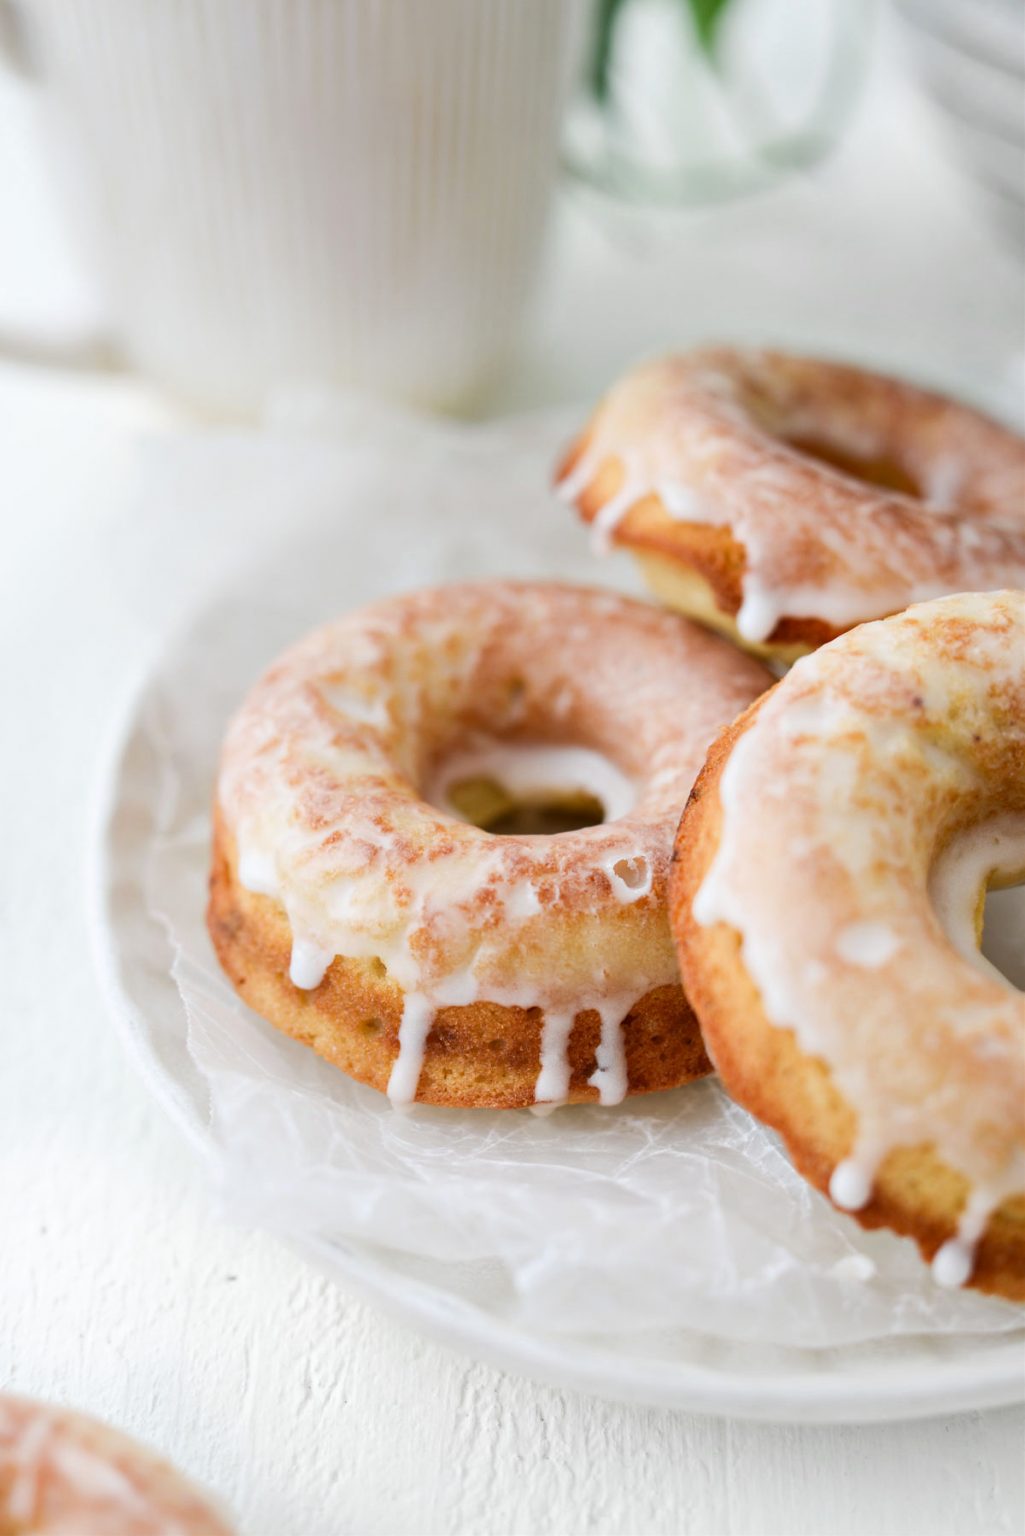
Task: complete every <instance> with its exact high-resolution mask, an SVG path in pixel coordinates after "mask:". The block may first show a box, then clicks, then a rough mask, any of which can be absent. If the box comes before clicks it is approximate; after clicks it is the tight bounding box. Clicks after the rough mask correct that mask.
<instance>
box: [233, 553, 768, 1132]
mask: <svg viewBox="0 0 1025 1536" xmlns="http://www.w3.org/2000/svg"><path fill="white" fill-rule="evenodd" d="M770 682H771V678H770V677H769V675H768V674H767V672H766V671H765V670H764V669H763V668H762V667H761V666H760V665H759V664H758V663H757V662H755V661H753V660H752V659H751V658H750V657H746V656H744V655H742V654H741V653H739V652H737V651H736V650H735V649H734V648H733V647H731V646H729V645H727V644H726V643H725V642H724V641H722V640H719V639H718V638H716V637H715V636H713V635H710V634H708V633H707V632H706V631H705V630H703V629H701V628H699V627H697V626H695V625H691V624H689V623H687V621H686V620H684V619H681V618H680V617H679V616H677V615H675V614H669V613H666V612H664V611H662V610H659V609H657V608H654V607H652V606H650V605H649V604H646V603H638V602H636V601H633V600H631V599H627V598H622V597H619V596H617V595H615V594H613V593H610V592H597V591H589V590H583V589H577V588H573V587H567V586H559V585H534V584H526V583H525V584H518V583H513V582H494V583H481V584H479V585H467V586H453V587H448V588H440V589H437V590H433V591H428V592H419V593H414V594H412V595H410V596H406V597H400V598H393V599H390V600H387V601H384V602H381V603H378V604H376V605H374V606H372V607H370V608H366V609H363V610H362V611H360V612H358V613H354V614H350V615H349V616H348V617H347V618H343V619H341V620H340V621H339V622H337V623H335V624H330V625H328V626H327V627H326V628H324V629H321V630H319V631H317V632H316V633H315V634H313V635H312V636H310V637H309V638H308V639H306V640H304V641H302V642H300V644H298V645H297V646H295V647H294V648H293V649H292V650H291V651H289V652H288V654H287V655H286V656H284V657H283V658H282V660H281V661H279V662H278V663H277V664H276V665H275V666H273V667H272V668H271V669H270V671H269V672H268V673H267V674H266V675H265V677H264V678H263V679H262V681H261V682H259V683H258V684H257V685H256V687H255V688H254V689H253V691H252V693H251V694H250V696H249V698H248V699H247V700H246V702H245V703H244V705H243V706H242V708H241V710H240V712H239V713H238V715H237V716H236V717H235V719H234V721H233V722H232V724H231V726H230V728H229V731H228V734H227V739H226V742H225V746H224V753H223V759H222V766H221V773H220V779H219V785H218V791H217V803H216V808H215V832H214V849H213V870H212V877H211V889H210V905H209V912H208V924H209V929H210V934H211V937H212V940H213V943H214V947H215V949H216V951H217V954H218V956H219V958H220V961H221V964H222V966H223V967H224V969H225V971H226V972H227V974H228V976H229V977H230V979H231V980H232V982H233V984H234V985H235V987H236V988H237V990H238V992H239V993H240V995H241V996H242V997H243V998H244V999H245V1000H246V1001H247V1002H248V1003H250V1004H251V1005H252V1007H253V1008H255V1009H256V1011H257V1012H258V1013H260V1014H262V1015H263V1017H264V1018H266V1019H268V1020H269V1021H270V1022H271V1023H273V1024H275V1025H277V1026H278V1027H279V1028H281V1029H283V1030H285V1031H287V1032H288V1033H289V1034H291V1035H293V1036H294V1037H295V1038H296V1039H298V1040H301V1041H303V1042H305V1043H306V1044H308V1045H310V1046H312V1047H313V1049H314V1050H316V1051H318V1052H320V1054H321V1055H323V1056H325V1057H326V1058H327V1059H328V1060H329V1061H332V1062H334V1063H335V1064H336V1065H337V1066H339V1067H341V1068H342V1070H343V1071H345V1072H347V1073H349V1074H350V1075H351V1076H352V1077H355V1078H357V1079H358V1080H359V1081H361V1082H363V1083H368V1084H370V1085H371V1086H372V1087H374V1088H377V1089H380V1090H382V1091H387V1092H388V1094H389V1096H390V1097H391V1099H392V1100H393V1102H395V1103H397V1104H400V1105H401V1104H407V1103H409V1102H411V1101H412V1100H414V1099H416V1100H419V1101H421V1102H427V1103H431V1104H443V1105H464V1106H465V1105H470V1106H478V1105H481V1106H484V1105H486V1106H492V1107H513V1106H518V1105H531V1104H534V1103H542V1104H554V1103H560V1102H563V1101H567V1100H568V1101H578V1100H600V1101H601V1102H602V1103H604V1104H614V1103H617V1102H619V1101H620V1100H621V1099H622V1098H623V1097H624V1096H625V1095H626V1094H627V1093H631V1094H636V1093H644V1092H649V1091H651V1090H654V1089H660V1088H670V1087H675V1086H678V1085H679V1084H681V1083H685V1082H688V1081H690V1080H691V1079H693V1078H695V1077H700V1076H702V1075H703V1074H704V1073H706V1072H707V1071H708V1062H707V1058H706V1056H705V1053H704V1049H703V1047H702V1044H701V1039H700V1033H699V1031H698V1028H697V1024H696V1021H695V1019H694V1016H693V1014H692V1012H691V1010H690V1008H689V1006H688V1004H687V1003H686V1001H685V999H684V996H683V993H682V992H681V989H680V985H679V974H678V971H677V965H676V956H675V952H674V947H673V941H672V936H671V934H670V931H669V921H668V914H667V908H666V898H667V884H668V875H669V861H670V855H671V851H672V841H673V833H674V831H675V828H676V823H677V820H678V819H679V812H680V807H681V806H682V805H683V803H684V801H685V799H686V797H687V793H688V791H689V789H690V787H691V784H692V783H693V780H694V777H695V774H696V773H697V770H698V768H699V767H700V765H701V762H702V760H703V757H704V754H705V751H706V749H707V747H708V744H709V743H710V742H711V741H712V739H713V738H714V737H715V736H716V735H717V733H718V732H719V730H720V729H721V728H722V727H723V726H724V725H725V724H727V723H728V722H729V721H730V720H731V719H733V717H734V716H735V715H736V713H737V712H738V710H740V709H742V708H744V706H745V705H747V704H748V703H750V701H751V700H752V699H753V698H755V697H757V695H758V694H759V693H761V692H762V690H763V689H764V688H765V687H766V686H767V685H768V684H769V683H770ZM549 792H551V793H549ZM553 797H554V798H555V799H556V800H558V799H560V798H561V799H562V800H563V802H564V805H563V809H566V806H565V802H566V801H567V800H568V801H569V802H570V809H572V808H574V807H579V806H580V805H583V806H584V808H585V809H586V807H587V804H588V803H590V805H591V806H592V807H593V808H594V816H595V817H597V818H599V819H600V818H601V817H602V815H603V814H604V820H603V821H600V824H598V825H585V826H580V827H578V828H577V829H576V830H566V831H562V832H558V833H555V834H554V835H546V834H545V833H544V832H543V831H540V830H537V829H538V828H539V827H543V826H544V825H545V822H544V815H543V814H542V813H545V814H547V808H550V803H551V801H552V799H553ZM517 803H518V804H520V805H524V804H525V805H526V806H527V808H528V810H530V812H531V814H532V815H533V816H534V818H535V819H534V821H533V822H531V823H529V824H528V825H530V826H531V827H532V828H533V830H531V831H528V832H527V833H526V834H516V833H512V832H507V833H501V832H491V831H488V830H485V829H484V828H482V827H481V826H477V825H473V824H471V823H470V822H469V821H468V820H466V819H463V818H464V817H465V816H467V815H474V814H476V815H477V816H478V819H480V820H482V821H484V822H485V823H486V824H487V825H492V826H498V827H501V826H502V825H503V824H504V825H506V826H508V822H507V821H506V822H505V823H503V821H502V820H500V819H499V820H496V817H497V818H502V817H507V813H508V811H509V809H510V806H511V805H512V804H517ZM537 818H540V820H538V819H537Z"/></svg>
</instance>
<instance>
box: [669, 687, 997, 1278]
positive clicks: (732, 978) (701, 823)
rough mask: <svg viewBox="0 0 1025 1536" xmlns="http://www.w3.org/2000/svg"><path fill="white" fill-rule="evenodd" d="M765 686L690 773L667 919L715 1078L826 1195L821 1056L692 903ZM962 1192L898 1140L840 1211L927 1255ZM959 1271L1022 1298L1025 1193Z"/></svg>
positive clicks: (829, 1111) (839, 1154)
mask: <svg viewBox="0 0 1025 1536" xmlns="http://www.w3.org/2000/svg"><path fill="white" fill-rule="evenodd" d="M768 697H770V694H764V695H763V696H762V698H761V699H759V700H758V701H757V702H756V703H754V704H752V705H751V706H750V707H749V708H748V709H747V710H745V712H744V713H743V714H742V715H741V716H740V717H739V719H738V720H737V721H735V722H734V724H733V725H731V726H729V727H727V729H726V730H725V731H724V732H723V733H722V735H721V736H720V737H719V739H718V741H716V742H715V744H714V745H713V747H712V748H711V750H710V752H709V754H708V760H707V762H706V764H705V767H704V768H703V769H702V771H701V773H700V775H699V776H698V779H697V782H696V783H695V785H694V788H693V790H692V792H691V795H690V798H689V800H688V803H687V807H686V810H685V812H684V815H683V818H682V820H681V822H680V829H679V832H678V834H677V839H676V847H675V851H674V855H673V874H672V878H671V882H670V920H671V922H672V926H673V932H674V934H675V936H676V940H677V944H678V947H679V955H680V969H681V972H682V975H683V979H684V986H685V987H686V990H687V995H688V997H689V998H690V999H691V1000H692V1002H693V1005H694V1008H695V1010H696V1012H697V1015H698V1018H699V1019H700V1020H701V1029H702V1034H703V1036H704V1040H705V1044H706V1047H707V1049H708V1053H709V1055H710V1056H711V1058H712V1061H713V1063H714V1065H715V1068H716V1070H717V1071H718V1073H719V1076H720V1077H721V1078H722V1081H723V1084H724V1086H725V1087H726V1089H727V1091H728V1092H729V1093H730V1094H731V1096H732V1097H733V1098H735V1099H736V1100H737V1102H738V1103H739V1104H741V1105H743V1107H744V1108H745V1109H747V1110H749V1111H750V1113H751V1114H753V1115H754V1116H756V1118H757V1119H759V1120H761V1121H763V1122H764V1124H766V1125H768V1126H771V1127H772V1129H773V1130H775V1131H778V1132H779V1134H780V1135H781V1136H782V1138H783V1140H784V1142H785V1143H786V1147H787V1151H788V1152H789V1154H790V1156H791V1159H792V1160H793V1163H794V1166H795V1167H796V1168H797V1170H798V1171H799V1172H800V1173H801V1174H802V1175H803V1176H804V1177H805V1178H806V1179H807V1180H808V1181H809V1183H811V1184H813V1185H814V1186H815V1188H816V1189H818V1190H820V1191H821V1192H822V1193H823V1194H824V1195H826V1196H827V1197H828V1193H829V1180H830V1176H831V1174H832V1172H833V1169H834V1168H835V1167H836V1166H837V1164H838V1163H840V1162H841V1160H842V1159H843V1158H845V1157H846V1156H847V1155H848V1153H849V1151H850V1148H851V1145H852V1143H853V1140H854V1132H855V1117H854V1114H853V1111H852V1110H851V1108H850V1106H849V1105H848V1104H847V1102H846V1100H845V1099H844V1098H843V1096H842V1094H841V1093H840V1092H839V1090H838V1089H837V1087H836V1086H835V1084H834V1082H833V1080H832V1077H831V1075H830V1072H829V1070H828V1068H827V1067H826V1066H825V1064H824V1063H823V1062H822V1061H820V1060H818V1059H816V1058H814V1057H811V1056H808V1055H806V1054H805V1053H804V1052H803V1051H802V1050H800V1048H799V1047H798V1045H797V1042H796V1040H795V1038H794V1034H793V1031H792V1030H789V1029H781V1028H779V1027H778V1026H776V1025H774V1024H772V1023H771V1022H770V1020H769V1019H768V1018H767V1016H766V1013H765V1010H764V1008H763V1006H762V1001H761V997H760V994H759V992H758V990H757V988H756V987H755V985H754V982H753V981H752V979H751V977H750V975H749V974H748V972H747V970H746V968H745V966H744V962H743V958H742V955H741V942H740V935H739V934H738V933H737V932H736V930H735V929H733V928H730V927H728V926H727V925H726V924H723V923H717V924H715V925H714V926H713V927H710V928H708V927H701V926H699V925H698V924H697V923H696V922H695V920H694V917H693V914H692V910H691V908H692V904H693V901H694V897H695V895H696V894H697V891H698V889H699V887H700V885H701V883H702V881H703V880H704V877H705V875H706V874H707V872H708V869H709V867H710V865H711V863H712V860H713V858H714V856H715V853H716V849H717V848H718V845H719V839H720V835H721V829H722V807H721V803H720V799H719V782H720V779H721V776H722V772H723V769H724V767H725V765H726V762H727V761H728V759H729V756H730V752H731V750H732V748H733V745H734V743H735V742H736V741H737V739H738V738H739V737H740V736H741V735H742V734H743V732H744V731H746V730H748V729H749V728H750V726H751V725H752V724H753V722H754V720H755V718H756V716H757V713H758V710H759V709H760V708H761V706H762V705H763V704H764V702H765V700H766V699H767V698H768ZM967 1194H968V1182H967V1180H966V1179H965V1178H963V1177H962V1175H961V1174H959V1173H957V1172H955V1171H954V1170H953V1169H951V1168H950V1167H949V1166H947V1165H946V1164H945V1163H943V1162H942V1161H941V1160H940V1159H939V1157H938V1156H937V1155H936V1153H935V1150H934V1149H933V1148H932V1147H931V1146H917V1147H902V1148H898V1149H896V1150H894V1151H892V1152H891V1153H890V1154H889V1156H888V1157H887V1158H886V1159H885V1161H884V1162H883V1163H882V1165H881V1167H880V1168H879V1170H878V1172H877V1174H876V1178H875V1184H874V1187H873V1191H872V1197H871V1199H870V1201H869V1203H868V1204H867V1205H866V1206H864V1207H863V1208H862V1209H861V1210H858V1211H851V1212H846V1213H845V1214H848V1215H852V1216H853V1217H854V1218H855V1220H857V1221H858V1222H860V1223H861V1225H862V1226H863V1227H868V1228H873V1227H889V1228H891V1229H893V1230H894V1231H896V1232H899V1233H901V1234H902V1235H903V1236H906V1237H910V1238H913V1239H914V1240H915V1242H916V1243H917V1244H918V1247H919V1249H920V1250H921V1252H922V1255H923V1257H924V1258H926V1259H927V1260H928V1259H931V1258H932V1257H933V1256H934V1255H935V1253H936V1252H937V1250H938V1249H939V1248H940V1247H941V1245H942V1244H943V1243H944V1242H946V1241H947V1239H949V1238H950V1237H951V1236H952V1234H953V1233H954V1232H955V1230H956V1228H957V1222H958V1217H959V1216H960V1213H961V1210H962V1207H963V1206H964V1203H965V1200H966V1197H967ZM968 1283H969V1284H970V1285H971V1286H973V1287H974V1288H975V1289H976V1290H980V1291H987V1292H990V1293H992V1294H994V1295H999V1296H1004V1297H1006V1298H1008V1299H1009V1300H1012V1301H1025V1196H1016V1197H1014V1198H1012V1199H1009V1200H1005V1201H1004V1202H1003V1204H1002V1205H1000V1206H999V1207H998V1208H997V1210H996V1211H994V1212H993V1214H992V1216H991V1217H990V1221H989V1225H988V1227H987V1230H986V1232H985V1234H984V1236H983V1238H982V1240H981V1241H980V1243H979V1246H978V1248H977V1250H976V1255H975V1267H974V1271H973V1273H972V1276H971V1279H970V1281H969V1282H968Z"/></svg>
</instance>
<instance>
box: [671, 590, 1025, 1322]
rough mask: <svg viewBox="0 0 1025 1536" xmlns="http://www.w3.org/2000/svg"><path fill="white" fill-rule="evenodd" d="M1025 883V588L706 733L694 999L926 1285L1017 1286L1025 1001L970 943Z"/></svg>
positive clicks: (693, 851) (868, 645)
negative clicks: (997, 903)
mask: <svg viewBox="0 0 1025 1536" xmlns="http://www.w3.org/2000/svg"><path fill="white" fill-rule="evenodd" d="M1022 879H1025V594H1022V593H1011V592H1004V593H994V594H988V595H978V594H976V595H962V596H958V597H949V598H941V599H938V600H936V601H934V602H931V603H925V604H922V605H920V606H916V607H912V608H910V609H908V610H907V611H906V612H905V613H903V614H900V615H898V616H895V617H892V618H889V619H884V620H882V621H881V622H878V623H874V624H867V625H865V626H863V627H862V628H860V629H857V630H853V631H852V632H851V633H850V634H847V635H843V636H842V637H840V638H839V639H837V640H834V641H833V642H832V643H831V644H829V645H827V646H825V647H824V648H823V649H821V650H819V651H817V652H816V653H815V654H814V655H812V656H808V657H806V658H804V659H803V660H801V661H799V662H798V663H797V665H796V666H795V667H794V668H793V670H792V671H791V672H790V673H788V675H787V676H786V677H785V678H784V680H783V681H782V682H781V683H779V684H778V685H777V686H776V688H774V689H773V691H772V692H771V693H769V694H768V695H767V696H766V697H765V698H763V699H761V700H760V701H758V702H757V703H755V704H754V705H752V707H751V708H750V709H748V710H747V711H746V713H745V714H744V715H742V716H741V718H740V719H739V720H738V721H737V722H736V723H735V724H734V725H732V726H730V727H729V728H728V729H727V731H726V732H725V733H724V734H723V736H722V737H721V738H720V740H719V741H718V742H717V743H716V744H715V746H714V747H713V748H712V751H711V753H710V754H709V759H708V762H707V764H706V766H705V768H704V770H703V771H702V773H701V775H700V777H699V779H698V782H697V784H696V785H695V788H694V791H693V794H692V796H691V799H690V802H689V804H688V807H687V810H686V812H685V814H684V816H683V819H682V822H681V824H680V830H679V834H678V837H677V842H676V862H675V865H674V873H673V879H672V887H671V915H672V922H673V927H674V930H675V933H676V937H677V940H678V943H679V952H680V965H681V970H682V974H683V979H684V985H685V987H686V989H687V994H688V996H689V997H690V999H691V1001H692V1002H693V1004H694V1007H695V1009H696V1011H697V1013H698V1016H699V1018H700V1020H701V1026H702V1030H703V1033H704V1038H705V1043H706V1045H707V1047H708V1051H709V1054H710V1055H711V1057H712V1060H713V1061H714V1063H715V1065H716V1067H717V1068H718V1071H719V1074H720V1076H721V1078H722V1081H723V1083H724V1085H725V1087H726V1088H727V1089H728V1091H729V1092H730V1093H731V1094H732V1095H733V1097H734V1098H735V1099H737V1100H738V1101H739V1102H740V1103H741V1104H742V1105H744V1106H745V1108H747V1109H749V1110H751V1112H752V1113H753V1114H755V1115H757V1116H758V1117H759V1119H761V1120H764V1121H765V1122H766V1123H767V1124H769V1125H771V1126H773V1127H774V1128H775V1129H776V1130H778V1131H779V1132H780V1133H781V1134H782V1136H783V1137H784V1139H785V1141H786V1143H787V1146H788V1148H789V1150H790V1152H791V1155H792V1156H793V1159H794V1162H795V1164H796V1166H797V1167H798V1169H799V1170H800V1171H801V1173H803V1174H804V1175H805V1177H806V1178H808V1179H809V1180H810V1181H811V1182H812V1183H813V1184H814V1185H816V1186H817V1188H819V1189H820V1190H822V1191H824V1192H827V1193H828V1194H829V1195H830V1197H831V1198H832V1200H833V1202H834V1204H836V1205H837V1206H839V1207H840V1208H841V1209H843V1210H848V1211H851V1212H852V1213H853V1214H854V1215H855V1216H856V1217H857V1219H858V1220H859V1221H860V1222H862V1224H863V1225H865V1226H868V1227H878V1226H885V1227H891V1228H893V1229H894V1230H895V1231H897V1232H900V1233H904V1234H906V1235H908V1236H910V1237H913V1238H914V1239H915V1240H916V1241H917V1243H918V1244H919V1247H920V1248H921V1250H922V1253H923V1254H924V1255H925V1256H926V1257H927V1258H930V1259H931V1260H932V1263H933V1269H934V1273H935V1275H936V1278H937V1280H939V1281H940V1282H941V1283H944V1284H948V1285H959V1284H962V1283H965V1282H969V1283H970V1284H972V1285H974V1286H977V1287H978V1288H979V1289H980V1290H985V1291H993V1292H996V1293H998V1294H1000V1295H1003V1296H1006V1297H1010V1298H1013V1299H1017V1300H1025V997H1023V995H1022V993H1021V992H1019V991H1018V990H1017V989H1016V988H1015V987H1014V986H1013V985H1012V984H1011V983H1010V982H1009V981H1007V980H1006V979H1005V978H1004V976H1003V975H1002V974H1001V973H1000V972H999V971H997V970H996V969H995V968H994V967H993V966H992V965H991V964H990V963H989V962H988V961H987V960H986V959H985V958H984V957H983V956H982V955H981V953H980V952H979V949H978V943H979V932H980V925H981V908H982V903H983V899H984V894H985V891H986V888H987V886H990V885H996V884H1012V883H1017V882H1020V881H1021V880H1022Z"/></svg>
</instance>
